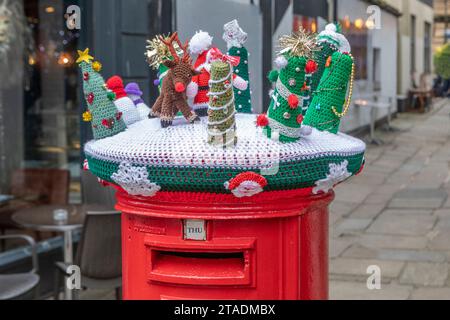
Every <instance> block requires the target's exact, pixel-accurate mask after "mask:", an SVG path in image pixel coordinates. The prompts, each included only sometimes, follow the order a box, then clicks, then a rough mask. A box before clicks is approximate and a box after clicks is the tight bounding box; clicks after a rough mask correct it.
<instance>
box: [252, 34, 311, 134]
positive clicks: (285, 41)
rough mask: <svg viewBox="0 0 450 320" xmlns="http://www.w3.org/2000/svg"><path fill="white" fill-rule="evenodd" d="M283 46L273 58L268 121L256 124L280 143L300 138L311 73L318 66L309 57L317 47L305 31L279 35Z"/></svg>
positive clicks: (270, 75)
mask: <svg viewBox="0 0 450 320" xmlns="http://www.w3.org/2000/svg"><path fill="white" fill-rule="evenodd" d="M280 47H282V48H284V49H283V50H282V51H281V55H280V56H279V57H278V58H277V59H276V60H275V64H276V65H277V68H278V69H279V70H272V71H271V72H270V74H269V80H270V81H271V82H274V83H276V86H275V90H274V91H273V93H272V99H271V102H270V105H269V109H268V114H267V116H268V119H267V121H264V119H261V118H260V120H263V121H260V122H259V123H258V125H260V126H263V127H264V133H265V134H266V135H267V136H268V137H269V138H272V139H279V141H281V142H285V143H287V142H295V141H297V140H298V139H300V137H301V134H302V130H301V126H302V122H303V115H304V113H306V104H307V103H308V100H309V97H310V87H309V85H308V82H310V79H311V74H313V73H314V72H315V71H316V70H317V65H316V63H315V62H314V61H313V60H310V59H309V58H310V57H311V56H312V54H313V52H314V50H317V49H316V46H315V42H314V40H313V39H312V37H311V36H310V35H308V34H306V33H305V32H304V31H301V32H299V33H296V34H293V35H292V36H284V37H282V38H280Z"/></svg>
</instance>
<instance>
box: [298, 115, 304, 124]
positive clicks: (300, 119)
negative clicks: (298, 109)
mask: <svg viewBox="0 0 450 320" xmlns="http://www.w3.org/2000/svg"><path fill="white" fill-rule="evenodd" d="M297 123H298V124H302V123H303V116H302V115H301V114H299V115H298V117H297Z"/></svg>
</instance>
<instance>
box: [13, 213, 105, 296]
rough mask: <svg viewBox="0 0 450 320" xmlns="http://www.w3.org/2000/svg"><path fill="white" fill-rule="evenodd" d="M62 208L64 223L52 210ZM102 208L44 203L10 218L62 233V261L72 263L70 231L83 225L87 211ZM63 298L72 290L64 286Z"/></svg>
mask: <svg viewBox="0 0 450 320" xmlns="http://www.w3.org/2000/svg"><path fill="white" fill-rule="evenodd" d="M57 209H64V210H67V212H68V214H69V215H68V220H67V222H66V223H59V222H58V221H55V220H54V219H53V211H54V210H57ZM99 209H100V210H103V208H100V206H96V205H46V206H37V207H32V208H26V209H22V210H19V211H17V212H16V213H14V215H13V216H12V219H13V220H14V221H15V222H16V223H18V224H19V225H21V226H23V227H24V228H27V229H31V230H36V231H44V232H60V233H63V235H64V247H63V253H64V262H65V263H67V264H73V242H72V233H73V231H75V230H78V229H81V228H82V227H83V222H84V218H85V214H86V212H87V211H98V210H99ZM65 298H66V299H67V300H70V299H71V298H72V292H71V290H70V289H68V288H67V286H65Z"/></svg>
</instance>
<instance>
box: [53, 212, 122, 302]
mask: <svg viewBox="0 0 450 320" xmlns="http://www.w3.org/2000/svg"><path fill="white" fill-rule="evenodd" d="M121 257H122V246H121V222H120V212H117V211H105V212H87V213H86V219H85V221H84V224H83V231H82V233H81V239H80V243H79V245H78V248H77V254H76V257H75V265H77V266H79V267H80V270H81V288H82V289H99V290H103V289H115V292H116V298H117V299H118V300H120V299H121V297H122V258H121ZM68 267H69V266H68V265H67V264H65V263H63V262H57V263H56V271H55V290H54V298H55V300H58V299H59V292H60V289H61V284H62V283H61V281H62V280H63V279H64V277H67V276H70V274H67V268H68ZM74 298H75V299H77V298H78V292H77V291H74Z"/></svg>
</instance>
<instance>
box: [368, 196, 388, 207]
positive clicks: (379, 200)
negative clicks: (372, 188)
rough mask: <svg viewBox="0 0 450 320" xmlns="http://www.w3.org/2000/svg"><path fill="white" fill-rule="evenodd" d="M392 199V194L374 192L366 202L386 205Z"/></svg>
mask: <svg viewBox="0 0 450 320" xmlns="http://www.w3.org/2000/svg"><path fill="white" fill-rule="evenodd" d="M391 199H392V195H390V194H381V193H372V194H370V195H369V196H368V197H367V198H366V199H364V204H377V205H385V206H386V204H387V203H388V202H389V201H390V200H391Z"/></svg>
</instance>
